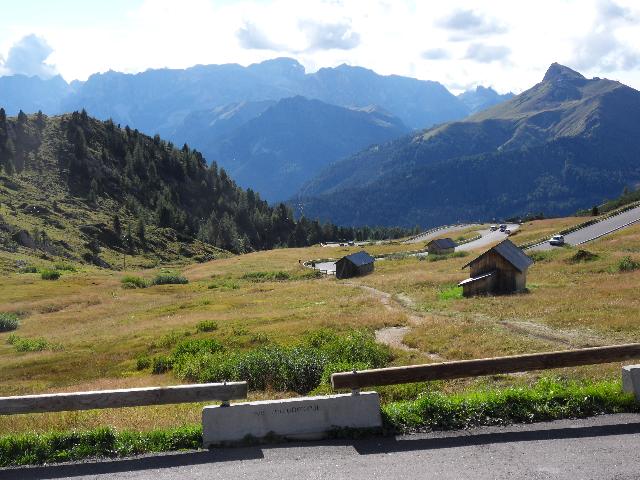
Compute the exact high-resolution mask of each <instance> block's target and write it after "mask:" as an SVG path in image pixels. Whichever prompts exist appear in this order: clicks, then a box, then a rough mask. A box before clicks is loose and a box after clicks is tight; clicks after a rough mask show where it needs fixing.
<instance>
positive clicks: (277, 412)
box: [202, 392, 382, 447]
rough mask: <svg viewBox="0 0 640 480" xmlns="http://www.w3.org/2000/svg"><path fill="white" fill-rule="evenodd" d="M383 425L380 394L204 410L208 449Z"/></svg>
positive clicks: (205, 441) (254, 403)
mask: <svg viewBox="0 0 640 480" xmlns="http://www.w3.org/2000/svg"><path fill="white" fill-rule="evenodd" d="M381 426H382V418H381V415H380V398H379V397H378V394H377V393H376V392H363V393H361V394H358V395H330V396H323V397H300V398H287V399H284V400H269V401H260V402H246V403H236V404H233V405H231V406H228V407H223V406H211V407H205V408H204V409H203V411H202V437H203V444H204V446H205V447H209V446H211V445H220V444H229V443H238V442H240V441H242V440H244V439H246V438H248V437H251V438H255V439H261V438H265V437H268V436H271V435H274V436H277V437H281V438H287V439H297V440H312V439H319V438H323V437H325V436H326V435H327V434H328V433H329V432H330V431H331V430H334V429H337V428H378V427H381Z"/></svg>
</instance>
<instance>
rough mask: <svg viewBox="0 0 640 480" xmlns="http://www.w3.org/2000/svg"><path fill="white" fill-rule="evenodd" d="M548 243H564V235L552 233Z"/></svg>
mask: <svg viewBox="0 0 640 480" xmlns="http://www.w3.org/2000/svg"><path fill="white" fill-rule="evenodd" d="M549 245H556V246H560V245H564V237H563V236H562V235H554V236H553V237H551V239H550V240H549Z"/></svg>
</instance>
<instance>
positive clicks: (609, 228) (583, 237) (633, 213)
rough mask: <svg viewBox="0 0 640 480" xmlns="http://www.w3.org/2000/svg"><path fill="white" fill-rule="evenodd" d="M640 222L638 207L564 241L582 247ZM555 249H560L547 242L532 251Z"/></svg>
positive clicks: (582, 230) (639, 209)
mask: <svg viewBox="0 0 640 480" xmlns="http://www.w3.org/2000/svg"><path fill="white" fill-rule="evenodd" d="M639 221H640V207H636V208H633V209H631V210H627V211H626V212H622V213H621V214H619V215H616V216H614V217H611V218H607V219H606V220H603V221H601V222H598V223H596V224H594V225H591V226H589V227H585V228H583V229H580V230H577V231H575V232H573V233H568V234H567V235H565V236H564V241H565V242H566V243H568V244H569V245H581V244H582V243H585V242H587V241H589V240H591V239H593V238H595V237H598V236H604V235H606V234H608V233H612V232H614V231H617V230H620V229H622V228H624V227H625V226H629V224H633V223H636V222H639ZM553 248H558V247H554V246H553V245H549V243H548V242H546V243H543V244H541V245H536V246H535V247H532V248H530V250H551V249H553Z"/></svg>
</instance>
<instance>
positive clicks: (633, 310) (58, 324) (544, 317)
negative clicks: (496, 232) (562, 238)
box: [0, 219, 640, 432]
mask: <svg viewBox="0 0 640 480" xmlns="http://www.w3.org/2000/svg"><path fill="white" fill-rule="evenodd" d="M578 221H579V220H578V219H558V220H543V221H535V222H529V223H527V224H525V225H523V227H522V230H521V232H519V233H518V237H520V238H517V239H514V241H515V240H517V241H518V242H520V240H521V239H531V238H538V237H540V236H545V235H548V234H551V233H553V232H555V231H557V230H559V229H560V228H563V227H564V226H566V225H569V224H571V223H572V222H575V223H578ZM464 233H465V234H472V230H470V231H469V232H464ZM365 248H366V250H367V251H370V252H371V253H389V252H392V251H406V250H411V249H415V248H416V245H401V244H392V245H376V246H371V247H365ZM582 248H586V249H588V250H589V251H590V252H593V253H595V254H597V255H598V258H597V259H595V260H593V261H590V262H581V263H572V262H571V257H572V256H573V255H574V254H575V252H576V249H573V248H566V249H559V250H557V251H555V252H554V253H551V254H545V255H544V256H540V258H539V259H538V260H539V261H537V262H536V263H535V264H534V265H533V266H532V267H531V268H530V270H529V275H528V286H529V292H528V293H526V294H521V295H514V296H502V297H477V298H473V299H449V300H443V299H441V296H440V292H441V291H442V290H443V289H446V288H448V287H449V286H451V285H454V284H456V283H457V282H459V281H460V280H462V279H464V278H466V277H467V276H468V271H466V270H462V269H461V267H462V265H464V264H465V263H467V262H468V261H469V260H471V259H472V258H473V255H474V254H475V253H471V254H470V255H469V256H467V257H464V258H450V259H447V260H442V261H437V262H428V261H421V260H419V259H418V258H415V257H409V258H404V259H398V260H391V259H387V260H384V261H381V262H377V264H376V270H375V272H374V273H373V274H371V275H368V276H366V277H362V278H358V279H352V280H349V281H340V280H336V279H335V278H333V277H324V278H320V279H298V280H290V281H282V282H274V281H269V282H260V283H255V282H251V281H249V280H246V279H243V278H242V277H243V275H245V274H246V273H251V272H265V271H286V272H288V273H290V274H291V275H292V276H293V277H294V278H295V277H298V276H299V275H300V274H301V273H304V272H306V271H307V270H305V269H304V267H302V266H301V265H300V263H299V260H300V261H305V260H309V259H312V258H327V257H333V258H338V257H340V256H342V255H344V254H347V253H351V252H354V251H358V250H360V249H361V247H349V248H346V247H344V248H343V247H341V248H322V247H319V246H316V247H310V248H305V249H280V250H272V251H268V252H256V253H251V254H248V255H242V256H237V257H231V258H226V259H220V260H215V261H212V262H208V263H203V264H195V265H191V266H188V267H186V268H184V269H182V273H183V274H184V275H185V276H187V277H188V278H189V280H190V283H189V284H188V285H167V286H155V287H149V288H146V289H139V290H125V289H123V288H122V287H121V285H120V279H121V278H122V276H123V275H124V274H123V273H121V272H111V271H101V270H97V269H91V268H85V269H83V270H80V271H79V272H76V273H64V274H63V276H62V277H61V279H60V280H58V281H55V282H47V281H43V280H41V279H40V278H39V276H37V275H35V274H10V275H8V276H5V277H4V278H3V280H2V290H1V294H0V312H2V311H17V312H21V313H22V314H24V317H23V320H22V324H21V326H20V328H19V329H18V330H17V332H15V333H17V334H19V335H20V336H22V337H26V338H37V337H44V338H45V339H46V340H48V341H50V342H53V343H59V344H61V345H62V346H63V350H60V351H43V352H34V353H18V352H16V351H15V349H14V347H13V346H11V345H8V344H7V343H6V339H7V337H8V335H9V333H0V378H2V380H3V381H2V383H1V384H0V395H18V394H29V393H40V392H54V391H73V390H88V389H104V388H124V387H137V386H143V385H166V384H172V383H176V379H175V378H174V377H173V376H172V375H171V374H166V375H151V374H150V373H149V372H148V371H144V372H138V371H137V370H136V368H135V363H136V357H137V356H138V355H141V354H156V353H166V352H169V351H170V350H171V348H172V345H173V343H175V341H177V340H180V339H181V338H182V337H184V336H190V337H191V338H197V337H198V336H201V337H202V336H214V337H216V338H218V339H220V340H221V341H223V342H225V343H227V344H228V345H230V346H231V347H233V348H249V347H251V346H253V345H254V344H255V338H256V335H258V334H260V335H261V336H262V337H261V338H264V336H266V337H267V338H269V339H271V340H273V341H277V342H279V343H291V342H295V341H297V340H298V339H300V338H301V337H302V336H303V335H304V334H306V333H307V332H309V331H312V330H315V329H318V328H331V329H336V330H346V329H350V328H370V329H377V328H381V327H383V326H392V325H409V326H410V327H411V329H410V331H409V333H408V334H407V335H406V337H405V343H406V344H408V345H409V346H412V347H415V348H417V349H419V350H421V351H422V352H424V353H425V355H426V354H435V355H437V356H439V357H442V358H445V359H463V358H480V357H489V356H495V355H506V354H518V353H525V352H534V351H545V350H558V349H566V348H573V347H580V346H587V345H604V344H610V343H624V342H632V341H640V328H639V327H640V318H638V315H637V313H638V311H640V298H639V296H638V287H639V286H640V270H636V271H633V272H625V273H621V272H618V271H616V269H615V267H616V265H617V262H618V261H619V260H620V259H621V258H623V257H624V256H627V255H629V256H631V257H632V258H634V259H635V260H637V261H640V225H638V226H634V227H630V228H628V229H625V230H623V231H620V232H618V233H616V234H613V235H611V236H608V237H605V238H603V239H600V240H598V241H596V242H593V243H592V244H589V245H587V246H583V247H582ZM476 253H477V252H476ZM13 260H14V259H13V258H11V259H10V261H13ZM128 273H131V274H136V275H141V276H144V277H146V278H151V277H153V276H154V275H155V274H156V273H157V270H145V271H139V272H128ZM359 285H364V286H370V287H373V288H375V289H377V290H379V291H381V292H387V293H389V294H391V297H389V298H390V300H389V302H390V304H391V306H384V305H383V304H382V303H381V298H380V297H379V296H376V295H372V294H371V293H370V291H369V292H368V291H365V290H363V289H361V288H359V287H358V286H359ZM210 286H216V288H209V287H210ZM202 320H213V321H215V322H216V323H217V324H218V326H219V328H218V330H217V331H215V332H212V333H197V331H196V329H195V326H196V324H197V323H198V322H200V321H202ZM427 359H428V357H427V356H424V357H420V356H418V355H416V354H415V353H411V354H409V353H406V352H404V353H399V355H398V357H397V360H396V363H403V362H404V363H407V362H416V361H427ZM559 373H560V374H562V375H564V376H572V377H576V378H585V377H588V378H591V377H597V378H601V377H603V376H614V375H618V374H619V366H616V365H609V366H605V367H601V366H597V367H584V368H581V369H564V370H561V371H559ZM537 376H538V374H530V375H526V376H524V378H527V379H533V378H536V377H537ZM517 379H518V381H522V379H523V376H520V377H517ZM511 381H515V380H513V377H505V376H499V377H495V378H494V377H491V378H485V379H477V380H469V381H465V380H461V381H457V382H450V383H447V384H444V385H440V386H439V387H438V388H442V389H444V390H447V391H450V390H455V389H459V388H464V387H465V386H469V385H476V386H478V385H480V386H482V385H485V384H489V383H496V382H497V383H508V382H511ZM252 395H254V396H256V395H258V396H259V397H264V396H273V395H276V394H275V393H268V392H267V393H260V394H252ZM277 395H282V394H281V393H278V394H277ZM199 410H200V405H197V404H196V405H183V406H163V407H144V408H136V409H125V410H121V411H118V410H115V411H114V410H105V411H96V412H76V413H59V414H46V415H45V414H42V415H22V416H15V417H4V418H0V431H1V432H19V431H26V430H39V431H41V430H47V429H53V428H59V429H67V428H80V427H90V426H96V425H104V424H110V425H114V426H116V427H119V428H136V429H145V430H146V429H149V428H155V427H167V426H177V425H181V424H183V423H192V422H195V421H197V419H198V415H199Z"/></svg>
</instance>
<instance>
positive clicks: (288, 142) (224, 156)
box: [185, 97, 409, 201]
mask: <svg viewBox="0 0 640 480" xmlns="http://www.w3.org/2000/svg"><path fill="white" fill-rule="evenodd" d="M264 107H267V108H266V109H265V110H264V111H262V112H261V113H260V114H259V115H257V116H256V117H255V118H252V119H250V120H249V121H247V122H245V123H243V124H241V125H240V126H238V127H237V128H235V129H232V130H231V131H230V132H229V133H227V134H226V135H225V134H223V133H221V130H224V129H226V128H227V127H228V124H229V123H230V122H231V121H232V120H233V119H235V118H236V117H238V116H241V113H242V112H246V111H248V110H252V111H259V110H260V109H262V108H264ZM229 110H231V111H232V112H233V111H237V110H238V108H227V109H224V111H225V112H227V111H229ZM227 118H228V119H227V120H226V121H225V122H222V121H220V116H218V117H216V118H215V119H214V120H213V122H208V123H210V124H211V123H212V126H211V127H210V128H208V129H207V131H210V132H211V133H210V134H207V131H202V130H201V131H199V133H198V134H200V135H202V136H203V138H206V139H207V140H206V142H205V143H204V144H202V146H201V149H202V151H203V153H204V154H205V156H206V157H207V158H213V159H215V160H216V161H217V162H218V164H220V165H221V166H223V167H224V168H225V169H227V170H228V171H229V173H230V174H231V176H232V177H233V178H234V179H236V181H237V182H238V183H239V185H241V186H243V187H247V188H252V189H253V190H255V191H258V192H260V195H261V196H262V197H263V198H265V199H266V200H269V201H276V200H286V199H288V198H290V197H291V196H292V195H293V194H294V193H295V192H296V191H297V190H298V189H299V188H300V187H301V186H302V184H303V183H304V182H305V181H307V180H308V179H309V178H313V176H314V175H316V174H317V173H318V172H319V171H320V170H322V169H323V168H324V167H326V166H327V165H329V164H331V163H332V162H334V161H336V160H339V159H341V158H343V157H346V156H348V155H352V154H353V153H355V152H357V151H358V150H361V149H362V148H364V147H366V146H368V145H371V144H373V143H384V142H386V141H388V140H391V139H393V138H396V137H398V136H400V135H403V134H406V133H408V132H409V129H408V128H407V127H406V126H405V125H404V124H403V123H402V122H401V121H400V120H399V119H397V118H395V117H393V116H391V115H389V114H387V113H386V112H383V111H381V110H379V109H375V108H368V109H347V108H342V107H337V106H335V105H329V104H327V103H324V102H320V101H318V100H308V99H306V98H304V97H292V98H287V99H283V100H280V101H278V102H277V103H275V104H273V105H268V103H267V102H261V103H260V104H258V105H255V104H249V105H247V104H244V105H243V106H242V108H241V109H240V113H238V114H236V115H233V116H232V117H230V118H229V117H227ZM185 133H186V132H185Z"/></svg>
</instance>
